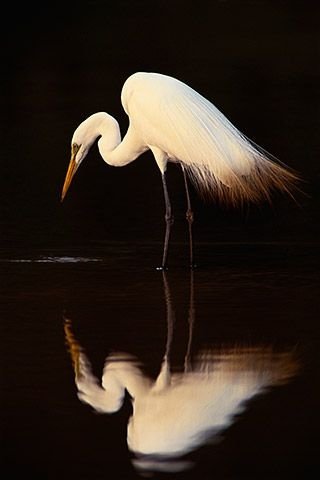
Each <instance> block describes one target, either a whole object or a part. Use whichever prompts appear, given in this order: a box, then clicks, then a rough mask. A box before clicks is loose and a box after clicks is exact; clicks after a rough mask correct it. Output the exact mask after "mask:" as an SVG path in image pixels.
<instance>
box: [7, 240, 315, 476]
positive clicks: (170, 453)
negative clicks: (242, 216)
mask: <svg viewBox="0 0 320 480" xmlns="http://www.w3.org/2000/svg"><path fill="white" fill-rule="evenodd" d="M175 246H176V245H174V247H175ZM120 247H121V246H119V245H118V246H117V248H115V247H112V246H110V247H109V249H105V248H104V251H102V250H101V251H99V250H95V251H93V252H91V255H90V254H88V252H86V251H85V250H82V251H80V250H79V251H78V252H76V251H73V252H70V251H68V252H61V251H60V252H59V251H53V250H52V251H50V252H47V253H46V254H43V255H42V256H35V255H32V252H30V253H29V254H28V255H24V256H22V255H18V254H17V255H15V256H11V257H5V256H4V258H3V260H2V262H1V267H2V268H1V271H0V276H1V285H2V288H1V291H0V301H1V311H2V321H1V323H0V330H1V332H0V334H1V337H2V339H3V349H2V355H3V361H2V368H3V372H2V373H3V375H2V378H3V388H2V400H3V408H2V410H1V423H2V427H3V432H4V435H3V438H4V440H5V441H4V449H3V451H2V452H3V457H4V467H3V472H4V473H6V474H7V478H21V475H22V474H25V473H30V475H32V477H33V478H39V479H40V478H41V480H42V479H56V478H59V479H64V478H70V477H72V478H77V479H78V480H88V479H90V480H100V479H102V478H105V477H106V468H107V470H108V474H109V473H110V474H111V472H112V475H113V478H121V480H122V479H131V478H137V477H138V476H141V475H149V474H150V475H151V474H152V473H154V475H156V476H159V475H160V476H161V475H163V474H164V472H166V474H167V475H170V472H171V474H172V475H174V476H176V475H178V474H179V476H180V477H183V478H188V479H196V478H197V479H198V478H201V479H207V478H212V472H213V471H214V472H215V475H216V476H217V478H221V479H231V478H273V479H275V478H284V477H285V476H286V475H287V474H288V472H289V473H290V472H292V473H295V472H306V471H307V470H308V468H310V469H311V466H312V465H314V464H315V463H316V461H317V455H316V453H315V448H316V445H317V441H316V439H317V436H318V421H317V420H318V419H317V417H316V414H315V412H317V408H318V400H319V385H318V383H317V381H316V378H317V377H318V370H319V368H320V365H319V355H318V352H319V348H320V347H319V325H318V315H317V312H318V311H319V295H318V292H319V278H318V272H317V269H315V268H311V267H312V265H311V263H312V262H310V263H309V264H308V265H306V263H305V262H301V263H300V262H299V260H298V259H297V258H293V256H291V257H290V255H289V257H288V256H287V257H282V254H281V253H280V254H279V255H278V253H279V251H280V250H279V249H277V248H276V247H275V246H273V247H272V248H273V250H272V248H271V247H270V248H271V250H270V249H269V253H270V251H271V252H272V251H274V255H268V256H267V257H266V258H265V259H263V258H262V257H263V255H261V256H260V257H259V258H260V261H259V262H252V264H250V262H247V261H246V259H247V257H246V256H245V255H238V253H240V251H242V252H245V251H246V248H247V247H246V248H245V247H243V248H242V247H241V248H240V247H238V250H237V251H234V252H233V253H234V257H239V259H238V260H237V261H233V259H232V258H229V252H231V251H232V248H231V247H227V246H225V247H223V248H222V247H218V251H219V252H220V253H221V257H220V260H221V262H219V261H216V262H215V263H214V264H213V258H214V255H213V254H211V253H208V252H207V253H206V257H205V255H203V257H204V258H209V260H210V259H212V263H210V262H208V265H206V268H199V269H198V270H196V271H195V272H190V271H189V270H187V269H186V268H182V266H181V265H183V262H182V259H183V258H185V257H184V255H185V252H181V253H180V250H182V249H179V248H178V253H179V255H177V256H174V255H172V263H173V264H179V265H180V266H179V268H176V267H173V268H172V269H170V270H169V271H168V272H166V273H164V274H162V273H160V272H157V271H156V270H155V269H154V268H153V267H152V266H153V265H156V261H157V260H158V258H159V256H158V253H159V251H161V248H160V249H159V250H158V249H157V248H154V245H151V246H149V247H148V248H147V247H142V246H140V245H136V246H134V247H133V246H131V247H125V246H123V247H122V248H120ZM160 247H161V245H160ZM299 251H301V250H299ZM203 252H204V253H205V248H204V247H203ZM200 253H201V251H200ZM311 257H312V255H310V259H311ZM222 259H224V261H222ZM228 259H229V260H228ZM281 259H282V260H283V261H280V260H281ZM63 327H64V328H63ZM65 344H66V345H67V348H66V345H65ZM70 355H71V360H72V362H70ZM72 365H73V367H72ZM74 382H75V383H76V388H75V386H74ZM77 393H78V394H79V396H80V399H81V400H82V402H83V403H82V402H79V400H78V398H77ZM97 412H105V413H107V414H105V415H95V413H97ZM266 452H267V453H266ZM106 465H107V467H106ZM262 471H263V474H261V472H262ZM178 472H179V473H178ZM287 476H290V475H287Z"/></svg>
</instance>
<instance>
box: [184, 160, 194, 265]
mask: <svg viewBox="0 0 320 480" xmlns="http://www.w3.org/2000/svg"><path fill="white" fill-rule="evenodd" d="M181 168H182V172H183V178H184V186H185V189H186V197H187V212H186V219H187V220H188V226H189V248H190V268H194V267H195V264H194V257H193V235H192V224H193V220H194V215H193V211H192V209H191V201H190V194H189V188H188V180H187V174H186V170H185V168H184V166H183V165H182V163H181Z"/></svg>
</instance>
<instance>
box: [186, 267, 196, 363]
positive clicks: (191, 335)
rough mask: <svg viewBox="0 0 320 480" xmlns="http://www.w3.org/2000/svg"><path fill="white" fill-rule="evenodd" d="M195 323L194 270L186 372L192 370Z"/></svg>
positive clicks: (191, 284)
mask: <svg viewBox="0 0 320 480" xmlns="http://www.w3.org/2000/svg"><path fill="white" fill-rule="evenodd" d="M194 321H195V307H194V273H193V270H191V271H190V303H189V314H188V322H189V338H188V345H187V352H186V356H185V359H184V371H185V372H188V371H190V370H191V359H190V357H191V347H192V339H193V328H194Z"/></svg>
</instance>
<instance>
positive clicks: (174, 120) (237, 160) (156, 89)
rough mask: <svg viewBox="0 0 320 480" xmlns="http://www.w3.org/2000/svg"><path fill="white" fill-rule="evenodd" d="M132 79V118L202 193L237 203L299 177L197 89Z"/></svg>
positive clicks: (151, 78)
mask: <svg viewBox="0 0 320 480" xmlns="http://www.w3.org/2000/svg"><path fill="white" fill-rule="evenodd" d="M133 77H134V78H133V79H132V82H131V84H130V85H129V87H130V88H127V91H126V93H127V95H125V97H127V98H125V104H126V109H127V112H128V114H129V116H130V121H133V123H134V124H135V125H136V127H137V129H138V130H139V132H140V134H141V136H143V140H144V142H145V143H146V144H147V145H154V146H156V147H158V148H161V149H162V150H163V151H165V152H166V153H167V154H168V156H169V157H171V158H172V159H174V160H178V161H180V162H182V163H183V164H184V165H185V166H186V168H187V171H188V173H189V175H190V177H191V179H192V180H193V181H194V183H195V185H196V186H197V187H198V188H199V190H200V192H201V193H203V194H207V193H209V195H214V196H215V195H218V196H220V197H224V200H227V201H230V200H231V201H233V200H234V201H235V202H236V201H238V200H239V199H251V200H258V199H259V198H260V197H267V198H268V196H269V190H270V189H273V188H278V189H280V190H288V189H289V188H290V184H291V183H292V182H293V181H294V178H295V176H294V175H293V174H292V173H290V172H288V171H287V170H286V169H285V168H283V167H281V166H280V165H279V164H277V163H275V162H274V161H273V160H272V158H271V155H268V154H267V153H266V152H265V151H263V150H262V149H261V148H260V147H257V146H256V145H254V144H253V142H251V141H250V140H248V139H247V138H246V137H245V136H244V135H243V134H242V133H241V132H240V131H239V130H238V129H237V128H236V127H235V126H234V125H233V124H232V123H231V122H230V121H229V120H228V119H227V118H226V117H225V116H224V115H223V114H222V113H221V112H220V111H219V110H218V109H217V108H216V107H215V106H214V105H213V104H212V103H210V102H209V101H208V100H207V99H205V98H204V97H203V96H201V95H200V94H199V93H197V92H196V91H195V90H193V89H192V88H190V87H189V86H187V85H185V84H184V83H182V82H180V81H178V80H176V79H173V78H171V77H167V76H164V75H159V74H136V76H133ZM131 78H132V77H131Z"/></svg>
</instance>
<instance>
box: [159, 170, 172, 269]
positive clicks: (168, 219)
mask: <svg viewBox="0 0 320 480" xmlns="http://www.w3.org/2000/svg"><path fill="white" fill-rule="evenodd" d="M162 185H163V194H164V201H165V207H166V213H165V217H164V218H165V221H166V234H165V237H164V246H163V256H162V265H161V267H159V268H158V270H165V269H166V268H167V258H168V246H169V238H170V230H171V225H172V224H173V221H174V218H173V215H172V210H171V203H170V198H169V194H168V189H167V182H166V176H165V173H163V174H162Z"/></svg>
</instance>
